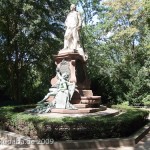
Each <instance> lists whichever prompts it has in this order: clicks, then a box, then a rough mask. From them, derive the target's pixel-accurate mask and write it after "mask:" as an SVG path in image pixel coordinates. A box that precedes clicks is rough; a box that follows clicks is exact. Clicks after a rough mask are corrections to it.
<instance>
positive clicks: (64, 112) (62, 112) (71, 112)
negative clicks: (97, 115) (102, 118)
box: [51, 108, 100, 114]
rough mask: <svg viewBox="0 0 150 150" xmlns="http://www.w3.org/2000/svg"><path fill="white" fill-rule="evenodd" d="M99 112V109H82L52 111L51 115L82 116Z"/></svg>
mask: <svg viewBox="0 0 150 150" xmlns="http://www.w3.org/2000/svg"><path fill="white" fill-rule="evenodd" d="M98 111H100V108H83V109H75V110H71V109H52V110H51V113H61V114H84V113H94V112H98Z"/></svg>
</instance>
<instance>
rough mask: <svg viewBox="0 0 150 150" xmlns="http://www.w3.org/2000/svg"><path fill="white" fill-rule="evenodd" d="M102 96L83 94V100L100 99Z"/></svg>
mask: <svg viewBox="0 0 150 150" xmlns="http://www.w3.org/2000/svg"><path fill="white" fill-rule="evenodd" d="M100 99H101V96H81V100H100Z"/></svg>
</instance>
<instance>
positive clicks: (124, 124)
mask: <svg viewBox="0 0 150 150" xmlns="http://www.w3.org/2000/svg"><path fill="white" fill-rule="evenodd" d="M30 107H31V106H17V107H16V106H13V107H12V106H9V107H1V108H0V128H1V129H3V130H7V131H12V132H15V133H19V134H22V135H26V136H30V137H31V138H33V139H47V138H53V139H54V140H55V141H58V140H59V141H60V140H80V139H98V138H120V137H128V136H130V135H131V134H133V133H134V132H135V131H137V130H138V129H139V128H141V127H142V126H143V125H145V124H146V123H147V121H148V120H147V117H148V114H149V113H148V112H147V111H143V110H139V109H133V108H130V107H129V108H124V111H125V112H124V113H122V114H121V115H118V116H114V117H111V116H103V117H102V116H98V117H94V116H92V117H89V116H88V117H76V118H73V117H65V118H46V117H39V116H37V115H31V114H25V113H24V112H23V111H24V110H25V109H28V108H30ZM32 107H33V106H32Z"/></svg>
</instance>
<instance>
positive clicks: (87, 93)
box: [79, 90, 93, 97]
mask: <svg viewBox="0 0 150 150" xmlns="http://www.w3.org/2000/svg"><path fill="white" fill-rule="evenodd" d="M79 93H80V95H81V96H87V97H88V96H93V92H92V90H79Z"/></svg>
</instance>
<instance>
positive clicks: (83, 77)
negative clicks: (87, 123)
mask: <svg viewBox="0 0 150 150" xmlns="http://www.w3.org/2000/svg"><path fill="white" fill-rule="evenodd" d="M54 58H55V64H56V66H57V68H58V69H59V70H60V72H61V74H63V73H64V72H67V73H68V74H69V75H70V77H69V82H74V83H75V84H76V89H75V92H74V94H73V97H72V99H71V101H70V103H71V104H73V105H74V106H75V107H76V108H77V110H69V109H52V111H51V112H53V113H62V114H76V113H77V114H78V113H79V114H80V113H93V112H97V111H101V110H102V109H101V108H100V103H101V96H93V92H92V90H90V80H89V79H88V77H87V73H86V62H85V61H84V59H83V57H82V56H81V55H79V54H78V53H72V52H70V53H60V54H58V55H55V56H54ZM56 82H57V78H56V77H55V78H53V79H52V80H51V84H52V85H53V84H55V83H56ZM48 101H51V99H49V100H48ZM62 101H63V100H62ZM103 109H104V107H103ZM105 109H106V107H105Z"/></svg>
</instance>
